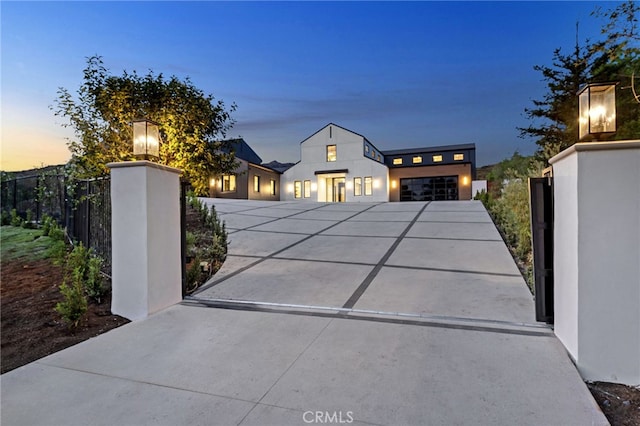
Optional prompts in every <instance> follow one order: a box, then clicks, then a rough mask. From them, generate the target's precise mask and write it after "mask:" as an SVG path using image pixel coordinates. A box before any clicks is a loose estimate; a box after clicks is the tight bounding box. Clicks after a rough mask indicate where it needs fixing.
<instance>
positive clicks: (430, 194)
mask: <svg viewBox="0 0 640 426" xmlns="http://www.w3.org/2000/svg"><path fill="white" fill-rule="evenodd" d="M457 199H458V176H439V177H423V178H407V179H400V201H433V200H457Z"/></svg>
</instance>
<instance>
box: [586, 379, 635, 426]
mask: <svg viewBox="0 0 640 426" xmlns="http://www.w3.org/2000/svg"><path fill="white" fill-rule="evenodd" d="M587 386H588V387H589V390H590V391H591V394H592V395H593V397H594V398H595V400H596V401H597V402H598V405H599V406H600V408H601V409H602V412H603V413H604V415H605V416H607V420H609V423H611V425H612V426H640V389H638V388H633V387H630V386H625V385H619V384H615V383H605V382H593V383H587Z"/></svg>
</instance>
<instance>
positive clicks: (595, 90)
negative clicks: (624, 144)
mask: <svg viewBox="0 0 640 426" xmlns="http://www.w3.org/2000/svg"><path fill="white" fill-rule="evenodd" d="M578 101H579V108H580V140H587V139H591V140H598V139H599V138H600V137H602V136H603V135H606V134H608V133H615V132H616V83H593V84H587V85H586V86H584V87H583V88H582V89H581V90H580V92H578Z"/></svg>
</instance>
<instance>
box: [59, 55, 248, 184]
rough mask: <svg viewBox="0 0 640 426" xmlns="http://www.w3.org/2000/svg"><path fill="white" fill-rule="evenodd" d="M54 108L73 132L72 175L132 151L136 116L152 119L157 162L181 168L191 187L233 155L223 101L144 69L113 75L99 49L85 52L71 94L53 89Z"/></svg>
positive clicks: (226, 167) (220, 170) (222, 169)
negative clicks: (156, 138) (156, 134)
mask: <svg viewBox="0 0 640 426" xmlns="http://www.w3.org/2000/svg"><path fill="white" fill-rule="evenodd" d="M53 109H54V112H55V115H56V116H61V117H65V118H66V119H68V123H66V124H64V126H66V127H69V126H70V127H72V128H73V129H74V131H75V138H74V139H69V141H68V147H69V150H70V151H71V154H72V157H71V161H70V163H71V164H70V165H71V169H72V171H73V173H74V174H75V175H76V176H77V177H95V176H101V175H105V174H107V173H108V170H107V168H106V164H107V163H109V162H114V161H125V160H130V159H133V148H132V142H131V141H132V126H131V123H132V121H133V120H135V119H137V118H147V119H150V120H153V121H155V122H157V123H159V125H160V131H161V135H162V142H163V143H162V144H161V145H160V160H159V161H160V162H161V163H163V164H166V165H169V166H172V167H176V168H180V169H182V170H183V171H184V175H185V177H186V178H188V179H190V180H191V183H192V185H193V187H194V189H195V190H196V192H198V193H206V192H207V190H208V182H209V179H210V178H211V177H212V176H219V175H221V174H225V173H230V172H232V171H233V170H234V169H235V167H236V161H235V157H234V155H233V153H232V151H231V150H229V149H228V146H226V145H227V143H226V142H224V138H225V137H226V132H227V131H228V130H229V129H231V127H232V126H233V124H234V121H233V119H232V118H231V113H232V112H233V111H235V105H231V107H230V108H229V109H228V110H227V109H225V104H224V102H222V101H220V100H218V101H216V100H215V99H214V97H213V96H212V95H205V94H204V92H202V91H201V90H200V89H198V88H196V87H195V86H194V85H193V83H192V82H191V80H190V79H189V78H187V79H185V80H184V81H181V80H179V79H178V78H177V77H175V76H172V77H170V78H169V79H165V78H164V76H163V75H162V74H154V73H153V72H152V71H150V72H149V73H148V74H147V75H144V76H141V75H138V74H137V73H136V72H135V71H134V72H133V73H127V72H126V71H125V72H123V74H122V75H120V76H114V75H111V74H110V73H109V71H108V70H107V69H106V68H105V67H104V64H103V61H102V58H101V57H99V56H94V57H90V58H88V59H87V67H86V68H85V69H84V79H83V83H82V85H81V86H80V88H79V89H78V92H77V97H75V98H74V97H73V96H72V95H71V93H70V92H69V91H68V90H67V89H65V88H60V89H59V90H58V98H57V99H56V101H55V106H54V107H53Z"/></svg>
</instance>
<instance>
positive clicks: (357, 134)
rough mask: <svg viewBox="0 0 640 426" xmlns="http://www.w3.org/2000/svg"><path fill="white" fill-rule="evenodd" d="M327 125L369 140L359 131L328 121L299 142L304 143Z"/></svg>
mask: <svg viewBox="0 0 640 426" xmlns="http://www.w3.org/2000/svg"><path fill="white" fill-rule="evenodd" d="M329 126H335V127H337V128H339V129H342V130H344V131H345V132H349V133H353V134H354V135H356V136H360V137H361V138H362V139H364V140H365V141H367V142H369V140H367V138H366V137H365V136H362V135H361V134H360V133H358V132H354V131H353V130H349V129H347V128H346V127H342V126H339V125H337V124H336V123H329V124H327V125H325V126H322V128H320V129H319V130H318V131H316V132H314V133H313V134H312V135H311V136H308V137H306V138H305V139H304V140H303V141H302V142H300V143H301V144H303V143H305V142H306V141H307V140H309V139H311V138H312V137H314V136H315V135H317V134H318V133H320V132H321V131H323V130H324V129H326V128H327V127H329ZM369 143H371V142H369ZM371 145H373V144H371ZM378 151H379V150H378Z"/></svg>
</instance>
